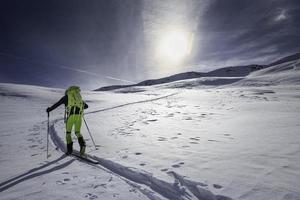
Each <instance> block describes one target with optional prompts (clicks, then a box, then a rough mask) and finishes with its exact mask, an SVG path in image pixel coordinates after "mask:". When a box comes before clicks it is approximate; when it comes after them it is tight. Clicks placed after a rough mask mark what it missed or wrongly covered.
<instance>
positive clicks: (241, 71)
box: [95, 53, 300, 91]
mask: <svg viewBox="0 0 300 200" xmlns="http://www.w3.org/2000/svg"><path fill="white" fill-rule="evenodd" d="M297 59H300V53H296V54H293V55H290V56H287V57H284V58H281V59H279V60H277V61H275V62H273V63H271V64H268V65H247V66H231V67H224V68H220V69H216V70H213V71H210V72H206V73H204V72H194V71H192V72H185V73H179V74H175V75H172V76H168V77H163V78H159V79H149V80H145V81H142V82H140V83H137V84H131V85H111V86H106V87H101V88H99V89H96V90H95V91H110V90H116V89H122V88H127V87H133V86H151V85H158V84H164V83H170V82H175V81H180V80H186V79H193V78H201V77H245V76H247V75H249V74H250V73H252V72H254V71H257V70H261V69H265V68H268V67H271V66H274V65H278V64H281V63H284V62H288V61H293V60H297Z"/></svg>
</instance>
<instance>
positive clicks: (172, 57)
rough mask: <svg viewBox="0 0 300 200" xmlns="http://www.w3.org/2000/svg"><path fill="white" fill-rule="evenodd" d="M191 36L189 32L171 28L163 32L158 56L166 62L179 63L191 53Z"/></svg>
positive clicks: (158, 46)
mask: <svg viewBox="0 0 300 200" xmlns="http://www.w3.org/2000/svg"><path fill="white" fill-rule="evenodd" d="M190 48H191V37H190V35H189V34H188V32H185V31H182V30H171V31H167V32H165V33H163V34H162V35H161V39H160V40H159V42H158V45H157V56H158V57H159V60H160V61H162V62H163V63H164V64H179V63H182V62H183V61H184V59H185V58H186V57H187V56H188V54H189V53H190Z"/></svg>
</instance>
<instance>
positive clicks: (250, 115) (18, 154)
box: [0, 60, 300, 200]
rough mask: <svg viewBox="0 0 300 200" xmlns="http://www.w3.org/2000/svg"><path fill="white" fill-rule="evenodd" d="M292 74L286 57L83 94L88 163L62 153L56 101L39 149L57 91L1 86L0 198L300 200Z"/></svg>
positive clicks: (299, 110) (294, 64)
mask: <svg viewBox="0 0 300 200" xmlns="http://www.w3.org/2000/svg"><path fill="white" fill-rule="evenodd" d="M215 73H221V74H223V72H222V70H220V71H217V72H215ZM215 75H217V74H215ZM219 75H220V74H219ZM299 80H300V73H299V60H292V61H291V60H289V61H287V62H282V63H279V64H277V65H274V66H270V67H268V68H266V69H261V70H258V71H255V72H253V73H251V74H249V75H248V76H246V77H243V76H241V77H239V76H231V77H224V76H212V77H200V78H193V79H186V80H178V81H174V82H168V83H164V84H158V85H153V86H133V87H127V88H121V89H117V90H114V91H113V92H83V93H82V95H83V98H84V99H85V100H86V102H87V103H88V104H89V109H88V110H86V112H85V119H86V121H87V123H88V126H89V128H90V130H91V133H92V135H93V137H94V140H95V143H96V148H95V147H94V146H93V142H92V140H91V138H90V136H89V134H88V132H87V129H86V127H84V124H83V127H82V134H83V135H84V137H85V138H86V142H87V155H88V157H89V158H90V159H92V160H93V161H94V163H89V162H87V161H84V160H81V159H77V158H75V157H66V156H65V155H64V151H65V124H64V122H63V113H64V108H63V107H59V108H58V109H57V110H55V111H53V112H51V114H50V124H49V133H50V137H49V140H50V145H49V152H50V154H51V156H50V157H49V158H47V157H46V151H47V149H46V144H47V115H46V112H45V109H46V108H47V107H48V106H49V105H52V104H53V103H55V102H56V101H57V100H58V99H59V98H60V97H61V96H62V95H63V94H64V91H63V90H60V89H55V88H44V87H36V86H28V85H15V84H0V102H1V104H0V108H1V112H0V119H1V120H0V151H1V157H0V199H1V200H2V199H3V200H4V199H5V200H7V199H30V200H31V199H51V200H52V199H72V200H73V199H105V200H110V199H123V200H127V199H132V200H135V199H143V200H144V199H145V200H146V199H151V200H166V199H169V200H188V199H189V200H194V199H195V200H200V199H201V200H226V199H239V200H253V199H255V200H266V199H272V200H288V199H289V200H290V199H293V200H298V199H300V190H299V188H300V181H299V180H300V167H299V166H300V160H299V158H300V149H299V143H300V137H299V127H300V124H299V119H300V103H299V102H300V101H299V98H300V93H299V91H300V85H299V83H300V81H299ZM74 142H75V143H74V148H75V149H76V150H78V148H79V147H78V144H77V142H76V137H75V136H74Z"/></svg>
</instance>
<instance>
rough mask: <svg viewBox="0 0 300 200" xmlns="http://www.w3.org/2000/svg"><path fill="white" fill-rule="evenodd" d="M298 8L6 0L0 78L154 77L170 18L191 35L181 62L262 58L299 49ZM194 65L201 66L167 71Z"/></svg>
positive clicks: (264, 3)
mask: <svg viewBox="0 0 300 200" xmlns="http://www.w3.org/2000/svg"><path fill="white" fill-rule="evenodd" d="M299 13H300V3H299V1H298V0H288V1H284V0H226V1H225V0H213V1H211V0H186V1H181V0H165V1H160V0H151V1H146V0H145V1H143V0H126V1H122V0H89V1H84V0H64V1H60V0H48V1H40V0H26V1H20V0H4V1H1V6H0V27H1V31H0V68H1V76H0V78H1V80H0V81H7V82H18V83H27V84H28V83H32V84H41V85H45V84H47V85H48V86H56V87H65V86H66V85H68V84H75V83H76V84H77V83H81V84H82V85H85V88H97V87H99V86H103V85H108V84H122V83H126V82H122V81H118V80H117V79H125V80H129V81H134V82H136V81H142V80H144V79H147V78H158V77H161V76H163V75H166V74H163V73H162V70H160V69H162V68H163V67H164V66H160V65H156V63H155V61H154V55H153V48H155V45H156V43H155V39H157V38H158V37H159V32H160V31H161V30H163V29H164V28H166V27H167V26H169V25H172V24H176V25H179V26H181V27H185V28H186V29H189V31H192V32H195V34H196V37H195V40H194V44H193V50H192V56H191V57H190V58H189V59H187V60H186V63H183V64H182V65H187V66H190V65H193V66H195V65H196V66H198V65H200V66H206V69H213V68H214V67H215V66H224V65H233V64H250V63H253V62H257V63H266V62H269V61H271V60H272V59H275V58H277V57H282V56H285V55H288V54H290V53H293V52H297V51H300V47H299V44H300V28H299V25H298V24H299V21H300V14H299ZM8 60H9V61H8ZM62 66H65V67H62ZM70 69H73V70H70ZM191 69H193V70H200V71H201V70H203V69H204V68H199V67H181V68H174V69H173V71H170V73H176V72H182V71H187V70H191ZM80 70H84V71H87V73H84V75H82V76H80ZM94 74H97V75H98V76H95V75H94ZM45 82H46V83H45ZM93 82H94V83H95V84H94V85H95V86H92V84H91V83H93ZM97 84H100V85H97Z"/></svg>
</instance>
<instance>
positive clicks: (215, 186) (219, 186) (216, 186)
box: [213, 184, 222, 189]
mask: <svg viewBox="0 0 300 200" xmlns="http://www.w3.org/2000/svg"><path fill="white" fill-rule="evenodd" d="M213 186H214V188H216V189H221V188H222V186H221V185H218V184H213Z"/></svg>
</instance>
